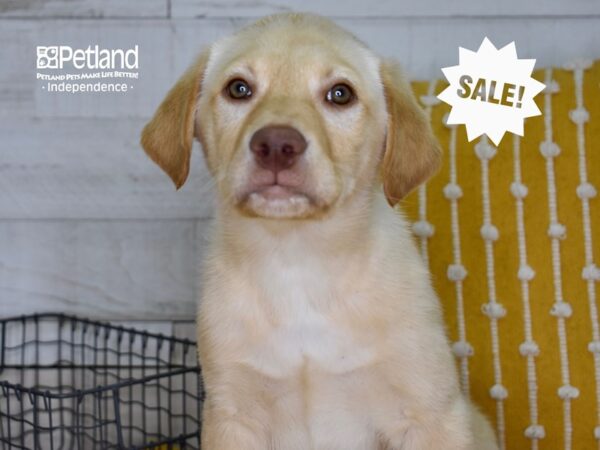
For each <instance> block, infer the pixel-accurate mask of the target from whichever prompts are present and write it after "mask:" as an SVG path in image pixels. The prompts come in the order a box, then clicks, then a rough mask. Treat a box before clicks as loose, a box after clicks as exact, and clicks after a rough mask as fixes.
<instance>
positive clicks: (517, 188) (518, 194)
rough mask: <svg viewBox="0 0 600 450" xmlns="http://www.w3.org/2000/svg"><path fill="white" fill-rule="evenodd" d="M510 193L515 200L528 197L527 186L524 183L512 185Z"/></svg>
mask: <svg viewBox="0 0 600 450" xmlns="http://www.w3.org/2000/svg"><path fill="white" fill-rule="evenodd" d="M510 192H511V193H512V195H513V196H514V197H515V198H525V197H527V192H528V191H527V186H525V185H524V184H523V183H517V182H516V181H515V182H514V183H512V184H511V185H510Z"/></svg>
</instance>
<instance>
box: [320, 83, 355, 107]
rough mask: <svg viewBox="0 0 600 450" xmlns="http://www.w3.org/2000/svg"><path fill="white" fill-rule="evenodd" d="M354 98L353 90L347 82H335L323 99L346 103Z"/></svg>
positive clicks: (335, 102)
mask: <svg viewBox="0 0 600 450" xmlns="http://www.w3.org/2000/svg"><path fill="white" fill-rule="evenodd" d="M353 99H354V91H353V90H352V88H351V87H350V86H348V85H347V84H343V83H341V84H336V85H335V86H333V87H332V88H331V89H329V91H328V92H327V95H326V96H325V100H327V101H328V102H329V103H334V104H336V105H347V104H348V103H350V102H351V101H352V100H353Z"/></svg>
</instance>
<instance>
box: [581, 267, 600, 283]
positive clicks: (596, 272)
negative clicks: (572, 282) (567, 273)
mask: <svg viewBox="0 0 600 450" xmlns="http://www.w3.org/2000/svg"><path fill="white" fill-rule="evenodd" d="M581 277H582V278H583V279H584V280H588V281H592V280H594V281H597V280H600V268H598V267H597V266H596V264H594V263H592V264H588V265H587V266H585V267H584V268H583V271H582V272H581Z"/></svg>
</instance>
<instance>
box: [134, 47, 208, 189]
mask: <svg viewBox="0 0 600 450" xmlns="http://www.w3.org/2000/svg"><path fill="white" fill-rule="evenodd" d="M207 61H208V51H205V52H203V53H202V54H201V55H200V57H199V58H198V59H197V60H196V62H195V63H194V64H193V65H192V66H191V67H190V68H189V69H188V70H187V71H186V72H185V73H184V74H183V75H182V77H181V78H180V79H179V81H177V83H176V84H175V86H173V87H172V88H171V90H170V91H169V93H168V94H167V96H166V97H165V98H164V100H163V101H162V103H161V104H160V106H159V107H158V109H157V110H156V112H155V113H154V117H152V120H150V122H148V123H147V124H146V126H145V127H144V130H143V131H142V139H141V144H142V147H143V148H144V150H145V151H146V153H147V154H148V156H149V157H150V158H151V159H152V160H153V161H154V162H155V163H156V164H158V165H159V166H160V167H161V168H162V169H163V170H164V171H165V172H166V173H167V174H168V175H169V176H170V177H171V179H172V180H173V183H175V186H176V187H177V189H179V188H180V187H181V186H182V185H183V183H185V180H186V179H187V176H188V173H189V170H190V156H191V152H192V142H193V140H194V122H195V114H196V102H197V100H198V96H199V94H200V84H201V82H202V76H203V74H204V69H205V67H206V62H207Z"/></svg>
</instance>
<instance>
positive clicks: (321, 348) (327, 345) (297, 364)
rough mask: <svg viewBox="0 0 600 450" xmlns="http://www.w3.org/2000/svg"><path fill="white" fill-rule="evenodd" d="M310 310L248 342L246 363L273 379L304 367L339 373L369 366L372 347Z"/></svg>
mask: <svg viewBox="0 0 600 450" xmlns="http://www.w3.org/2000/svg"><path fill="white" fill-rule="evenodd" d="M367 341H368V340H367V339H361V338H360V337H358V336H356V335H354V334H353V333H351V332H350V331H348V330H345V329H344V328H343V327H341V326H340V325H338V324H336V323H335V322H334V321H333V320H331V319H328V318H326V317H325V316H323V315H321V314H318V313H316V312H314V311H311V310H305V311H304V312H303V313H302V314H300V315H297V316H296V317H290V318H289V319H288V320H286V321H284V322H282V323H280V324H279V325H277V326H274V327H272V328H269V329H267V330H266V331H265V332H264V333H263V334H262V335H261V336H260V337H259V338H258V339H256V340H255V341H254V342H252V343H249V347H248V348H247V354H246V356H245V358H244V359H245V362H246V363H247V364H249V365H251V366H252V367H253V368H254V369H255V370H257V371H258V372H260V373H263V374H264V375H267V376H269V377H272V378H283V377H290V376H294V375H295V374H297V373H298V372H299V371H300V370H302V368H303V366H304V365H305V364H308V365H309V366H311V367H318V368H319V369H320V370H322V371H325V372H329V373H332V374H336V373H339V374H342V373H346V372H350V371H352V370H355V369H357V368H360V367H363V366H365V365H368V364H370V363H372V362H373V361H374V359H375V357H376V354H375V346H374V345H373V344H372V343H369V342H367Z"/></svg>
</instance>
